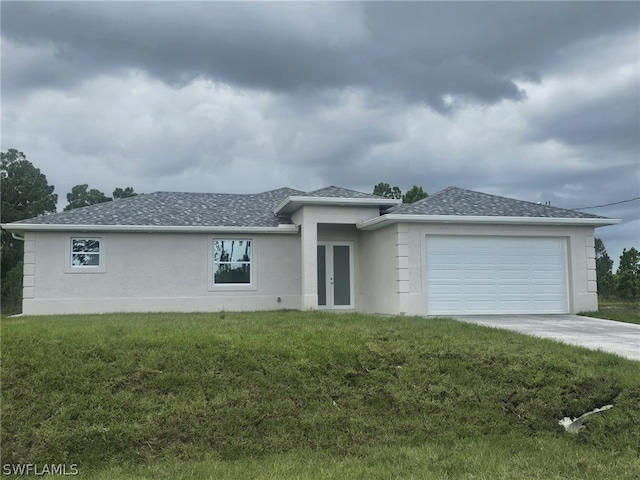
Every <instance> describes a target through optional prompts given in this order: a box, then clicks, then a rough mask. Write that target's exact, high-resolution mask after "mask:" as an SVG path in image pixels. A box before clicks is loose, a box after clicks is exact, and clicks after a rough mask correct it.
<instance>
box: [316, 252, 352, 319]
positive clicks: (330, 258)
mask: <svg viewBox="0 0 640 480" xmlns="http://www.w3.org/2000/svg"><path fill="white" fill-rule="evenodd" d="M318 307H320V308H332V309H334V308H354V302H353V244H352V243H351V242H323V243H318Z"/></svg>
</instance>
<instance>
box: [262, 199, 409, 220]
mask: <svg viewBox="0 0 640 480" xmlns="http://www.w3.org/2000/svg"><path fill="white" fill-rule="evenodd" d="M400 203H402V200H396V199H393V198H383V197H380V198H354V197H308V196H297V195H296V196H291V197H287V198H285V199H284V200H283V201H282V202H281V203H280V205H278V206H277V207H276V208H275V210H274V211H273V213H274V214H275V215H291V214H292V213H293V212H295V211H296V210H298V209H299V208H300V207H302V206H304V205H320V206H340V207H392V206H394V205H398V204H400Z"/></svg>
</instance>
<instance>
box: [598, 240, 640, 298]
mask: <svg viewBox="0 0 640 480" xmlns="http://www.w3.org/2000/svg"><path fill="white" fill-rule="evenodd" d="M595 243H596V280H597V282H598V295H601V296H602V297H605V298H612V297H613V298H621V299H623V300H640V252H638V250H636V249H635V248H633V247H631V248H630V249H629V250H627V249H626V248H625V249H623V250H622V255H620V261H619V263H618V269H617V270H616V273H615V274H614V273H613V260H612V259H611V257H609V254H608V253H607V249H606V248H605V246H604V242H603V241H602V240H600V239H599V238H596V242H595Z"/></svg>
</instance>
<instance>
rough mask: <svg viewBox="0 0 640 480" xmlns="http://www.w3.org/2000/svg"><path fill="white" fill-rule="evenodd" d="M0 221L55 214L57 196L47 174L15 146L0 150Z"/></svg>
mask: <svg viewBox="0 0 640 480" xmlns="http://www.w3.org/2000/svg"><path fill="white" fill-rule="evenodd" d="M0 162H1V169H0V175H1V182H2V184H1V188H2V205H1V208H2V223H8V222H15V221H17V220H23V219H25V218H31V217H37V216H38V215H44V214H47V213H55V211H56V202H57V201H58V195H57V194H55V193H53V191H54V186H53V185H49V184H48V183H47V177H46V176H45V175H44V174H43V173H42V172H40V169H38V168H36V167H34V166H33V164H32V163H31V162H30V161H29V160H27V157H26V155H25V154H24V153H22V152H19V151H18V150H15V149H13V148H12V149H9V150H8V151H7V152H1V153H0Z"/></svg>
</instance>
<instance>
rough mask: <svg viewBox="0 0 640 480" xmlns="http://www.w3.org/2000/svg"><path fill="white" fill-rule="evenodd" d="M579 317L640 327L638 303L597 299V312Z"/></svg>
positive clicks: (639, 302)
mask: <svg viewBox="0 0 640 480" xmlns="http://www.w3.org/2000/svg"><path fill="white" fill-rule="evenodd" d="M580 315H584V316H587V317H596V318H604V319H607V320H616V321H618V322H627V323H636V324H638V325H640V301H637V300H636V301H632V300H617V299H598V311H597V312H582V313H580Z"/></svg>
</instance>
